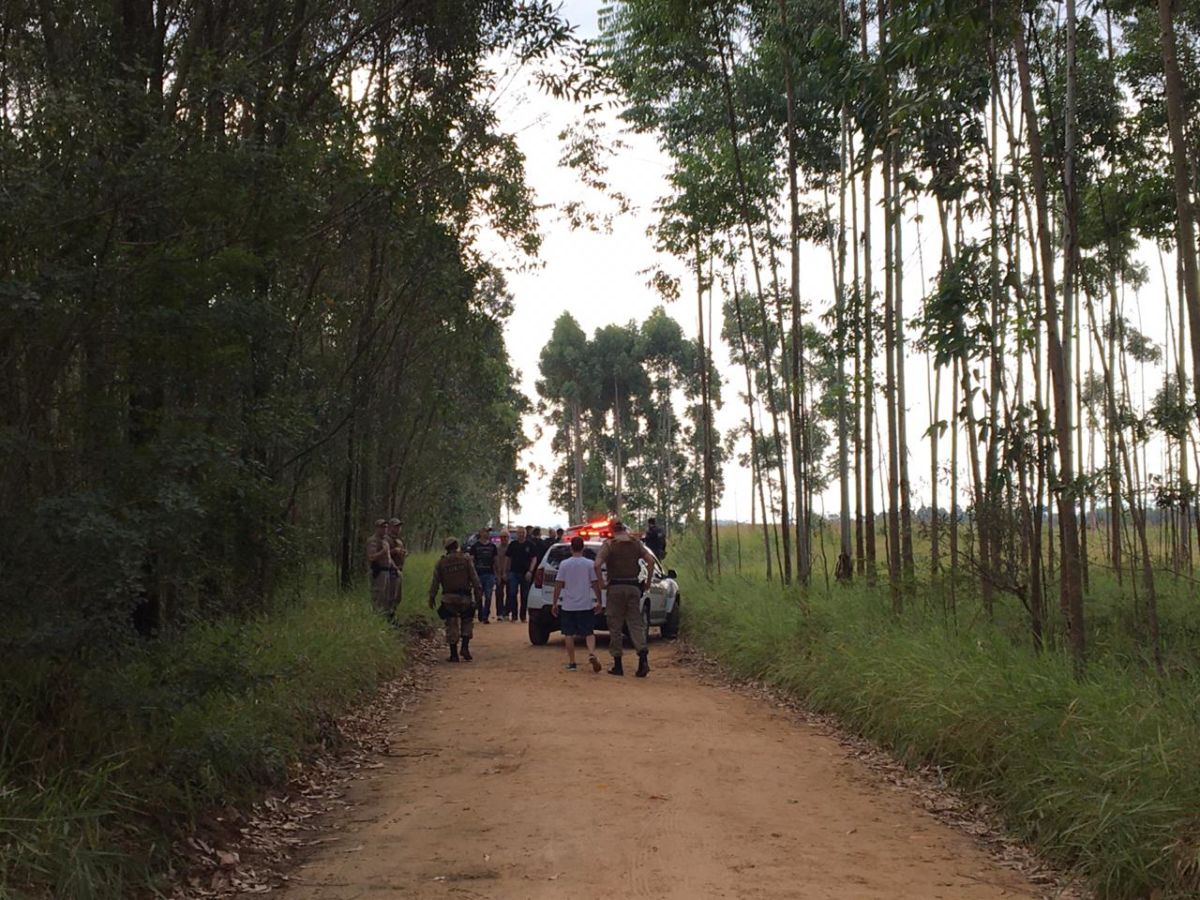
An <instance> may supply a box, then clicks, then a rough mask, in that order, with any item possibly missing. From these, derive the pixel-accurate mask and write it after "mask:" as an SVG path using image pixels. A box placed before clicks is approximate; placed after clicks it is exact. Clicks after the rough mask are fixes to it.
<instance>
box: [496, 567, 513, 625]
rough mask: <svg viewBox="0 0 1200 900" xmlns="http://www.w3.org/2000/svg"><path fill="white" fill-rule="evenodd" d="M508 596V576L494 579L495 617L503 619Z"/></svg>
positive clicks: (508, 600)
mask: <svg viewBox="0 0 1200 900" xmlns="http://www.w3.org/2000/svg"><path fill="white" fill-rule="evenodd" d="M509 604H510V598H509V593H508V576H507V575H505V576H504V577H503V578H497V579H496V618H497V619H503V618H504V617H505V616H507V615H508V607H509Z"/></svg>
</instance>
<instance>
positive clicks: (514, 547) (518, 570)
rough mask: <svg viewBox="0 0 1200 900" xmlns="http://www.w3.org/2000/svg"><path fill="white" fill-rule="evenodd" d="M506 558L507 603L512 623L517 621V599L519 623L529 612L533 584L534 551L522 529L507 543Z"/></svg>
mask: <svg viewBox="0 0 1200 900" xmlns="http://www.w3.org/2000/svg"><path fill="white" fill-rule="evenodd" d="M504 553H505V556H507V557H508V598H509V599H508V603H509V611H510V617H511V619H512V621H514V622H515V621H517V613H518V599H519V601H520V602H519V612H520V615H521V621H522V622H524V621H525V617H526V615H527V614H528V611H529V588H530V586H531V584H532V583H533V559H534V555H535V550H534V547H533V544H532V542H531V541H530V539H529V536H528V533H527V532H526V531H525V529H524V528H518V529H517V536H516V538H515V539H513V540H511V541H509V542H508V549H507V550H505V551H504Z"/></svg>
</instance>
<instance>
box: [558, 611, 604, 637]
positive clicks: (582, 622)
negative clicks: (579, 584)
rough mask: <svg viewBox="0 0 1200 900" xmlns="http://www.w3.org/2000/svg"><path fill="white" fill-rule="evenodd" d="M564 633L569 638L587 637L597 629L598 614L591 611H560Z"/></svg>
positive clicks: (559, 615) (560, 620)
mask: <svg viewBox="0 0 1200 900" xmlns="http://www.w3.org/2000/svg"><path fill="white" fill-rule="evenodd" d="M558 618H559V623H560V627H561V628H562V633H563V634H564V635H567V636H569V637H587V636H588V635H589V634H591V633H592V632H593V631H594V630H595V629H596V614H595V613H594V612H593V611H592V610H590V609H560V610H559V611H558Z"/></svg>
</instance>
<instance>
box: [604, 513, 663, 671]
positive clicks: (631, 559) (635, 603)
mask: <svg viewBox="0 0 1200 900" xmlns="http://www.w3.org/2000/svg"><path fill="white" fill-rule="evenodd" d="M612 533H613V536H612V537H611V538H609V539H608V540H607V541H605V542H604V546H603V547H601V548H600V552H599V553H597V554H596V563H595V565H596V572H597V574H599V575H600V576H601V577H602V578H604V577H605V575H604V571H603V569H604V568H606V567H607V572H608V574H607V578H606V584H605V585H604V586H605V589H606V590H607V591H608V594H607V603H606V605H605V618H606V619H608V652H609V653H611V654H612V657H613V664H612V668H611V669H609V670H608V674H609V675H624V674H625V670H624V669H623V668H622V666H621V650H622V647H621V645H622V644H623V643H624V641H623V640H622V638H621V631H622V628H623V627H624V628H628V629H629V639H630V640H631V641H632V642H633V649H634V650H636V651H637V655H638V667H637V672H636V673H635V674H636V675H637V677H638V678H645V677H646V676H647V675H649V674H650V659H649V651H648V649H647V647H646V622H645V620H644V619H643V618H642V587H641V582H640V581H639V578H638V576H639V575H640V574H641V573H640V572H639V570H638V561H639V560H644V561H645V563H646V566H647V571H648V572H653V571H654V562H655V560H654V554H653V553H651V552H650V551H649V550H647V549H646V545H645V544H643V543H642V542H641V541H639V540H638V539H637V538H635V537H634V536H633V535H631V534H630V533H629V531H628V529H626V527H625V523H623V522H621V521H620V520H616V521H614V522H613V523H612Z"/></svg>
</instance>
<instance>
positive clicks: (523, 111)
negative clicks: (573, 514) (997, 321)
mask: <svg viewBox="0 0 1200 900" xmlns="http://www.w3.org/2000/svg"><path fill="white" fill-rule="evenodd" d="M600 5H601V4H600V3H599V2H597V0H567V2H566V3H564V5H563V13H564V15H565V17H566V18H567V19H568V21H570V22H571V23H572V24H573V25H576V26H577V32H576V33H577V34H579V35H580V36H581V37H593V36H595V35H596V34H597V30H598V28H597V13H598V10H599V7H600ZM495 105H496V109H497V113H498V115H499V117H500V125H501V128H502V129H503V130H505V131H509V132H511V133H513V134H515V135H516V137H517V140H518V142H519V144H520V147H521V149H522V151H523V152H524V154H525V156H526V166H527V180H528V182H529V184H530V185H531V187H532V188H533V190H534V191H535V192H536V195H537V198H538V202H539V203H541V204H544V205H545V209H544V210H543V212H542V216H541V230H542V234H543V237H544V243H543V245H542V249H541V253H540V260H539V264H538V265H537V266H536V267H532V268H526V269H524V270H512V271H510V272H509V276H508V277H509V287H510V289H511V291H512V294H513V297H514V312H513V315H512V317H511V318H510V319H509V320H508V322H507V323H506V326H505V339H506V343H507V346H508V350H509V353H510V355H511V357H512V360H513V364H514V365H515V366H516V368H517V369H518V370H519V371H520V376H521V381H520V384H521V388H522V390H523V391H524V392H525V393H526V394H527V395H528V396H529V397H530V398H531V399H533V400H534V401H535V402H536V400H537V391H536V389H535V387H534V383H535V381H536V380H537V364H538V355H539V353H540V352H541V349H542V347H543V346H544V345H545V343H546V341H547V340H548V339H549V337H550V333H551V330H552V328H553V324H554V320H555V319H556V318H557V317H558V316H559V315H560V313H561V312H562V311H564V310H568V311H570V313H571V314H572V315H573V316H574V317H575V318H576V320H578V322H579V323H580V325H581V326H582V327H583V329H584V331H585V332H586V333H587V334H588V335H591V334H592V333H593V332H594V331H595V330H596V329H597V328H599V327H601V326H604V325H607V324H610V323H624V322H628V321H630V320H637V321H641V320H642V319H644V318H645V317H646V315H647V314H648V313H649V311H650V310H651V309H653V307H654V306H656V305H658V304H660V303H661V302H662V300H661V298H660V297H659V296H658V294H657V293H656V292H655V291H654V290H653V289H652V288H650V287H649V286H648V284H647V275H646V270H648V269H650V268H653V267H659V268H662V269H665V270H667V271H669V272H672V273H673V274H676V275H678V276H680V277H681V278H682V283H683V287H684V297H685V300H683V301H681V302H678V303H675V304H672V305H669V306H667V312H668V314H670V315H671V316H673V317H674V318H675V319H676V320H677V321H678V322H679V323H680V325H681V327H682V328H683V330H684V332H685V333H686V334H687V335H688V336H689V337H693V338H694V337H695V335H696V310H695V303H694V296H695V295H694V282H693V280H692V279H691V278H690V276H689V275H688V273H687V272H686V270H685V269H684V268H683V267H682V266H680V265H679V264H678V263H677V262H676V261H674V260H672V259H671V258H670V257H667V256H664V255H660V254H657V253H656V252H655V251H654V247H653V243H652V240H651V239H650V238H648V237H647V235H646V231H647V228H648V227H649V226H650V225H652V224H653V223H654V221H655V216H654V213H653V205H654V203H655V201H656V200H657V199H658V198H660V197H662V196H664V195H665V194H666V193H667V185H666V180H665V179H666V174H667V172H668V170H669V163H668V160H667V159H666V157H665V156H664V155H663V154H662V153H661V152H660V151H659V149H658V148H657V146H656V143H655V140H654V139H653V137H649V136H640V135H633V134H623V135H621V137H622V140H623V141H624V142H625V143H626V144H627V145H628V146H627V147H626V148H625V149H623V150H621V151H619V152H618V154H617V155H616V157H615V158H614V159H613V160H612V161H611V169H610V173H609V180H610V182H611V183H612V184H613V185H614V186H615V187H617V188H618V189H619V190H621V191H622V192H623V193H625V194H626V195H628V196H629V197H630V198H631V199H632V200H633V202H634V203H635V204H636V209H635V210H634V211H633V212H631V213H630V214H627V215H624V216H620V217H618V218H616V219H615V220H614V222H613V224H612V228H611V231H610V232H609V233H601V234H598V233H594V232H591V231H587V230H582V229H572V228H570V227H569V225H568V224H566V223H565V222H564V221H563V220H562V219H561V217H560V216H559V215H558V213H557V212H556V208H558V207H560V206H561V205H562V204H563V203H565V202H568V201H570V200H574V199H582V200H585V201H586V202H588V203H589V204H590V205H591V206H592V207H593V208H595V209H597V210H598V211H603V210H604V209H606V208H609V207H610V206H611V204H605V203H604V201H603V198H600V197H599V196H597V195H595V194H593V193H591V192H589V191H588V190H587V189H585V188H583V187H582V186H581V185H580V183H579V181H578V178H577V176H576V175H575V174H574V173H573V172H572V171H570V170H566V169H563V168H561V167H560V166H559V165H558V161H559V156H560V152H561V145H560V143H559V140H558V135H559V133H560V132H561V131H562V130H563V128H564V127H566V126H568V125H569V124H571V123H572V122H575V121H577V120H578V119H579V118H580V116H581V110H579V109H578V108H576V107H574V106H572V105H571V104H569V103H566V102H560V101H555V100H552V99H550V98H548V97H546V96H545V95H543V94H542V93H540V92H539V91H538V90H537V89H536V88H534V87H531V86H530V85H529V83H528V81H527V80H526V78H525V77H523V76H522V75H518V76H517V77H515V78H512V79H509V80H506V81H505V82H503V83H502V87H501V90H500V91H499V93H498V96H497V98H496V99H495ZM610 121H611V122H612V134H614V135H615V134H617V133H618V125H617V122H616V120H615V117H610ZM876 193H877V194H878V191H877V192H876ZM878 218H879V217H878V216H876V219H878ZM925 220H926V222H927V223H932V222H934V221H935V220H934V215H933V214H932V212H931V211H927V214H926V216H925ZM876 224H878V223H876ZM877 244H878V245H879V246H882V242H881V240H877ZM484 246H485V247H488V248H490V249H492V251H493V252H494V253H495V255H496V260H497V262H499V263H501V264H502V265H505V264H512V263H515V262H516V261H517V257H516V256H515V255H513V254H512V253H511V252H510V251H507V250H505V249H504V248H503V247H502V246H501V245H500V244H499V243H497V242H494V241H487V240H485V242H484ZM904 251H905V304H906V307H905V308H906V313H907V315H909V316H911V315H912V314H913V312H915V310H916V309H917V305H918V303H919V300H920V297H921V296H922V294H923V293H924V288H923V285H922V283H921V278H920V274H921V273H922V272H924V273H925V275H926V277H929V276H932V275H933V274H935V268H936V261H937V254H938V252H939V246H938V237H937V234H936V228H935V227H934V226H932V225H931V224H927V225H918V224H916V223H915V222H913V221H911V220H910V222H909V223H908V225H907V227H906V230H905V245H904ZM877 256H878V254H877ZM1143 256H1144V261H1145V263H1146V264H1147V266H1148V267H1149V270H1150V274H1151V282H1150V284H1149V285H1147V287H1145V288H1144V289H1143V290H1142V294H1143V295H1144V296H1145V297H1147V298H1151V299H1150V300H1149V302H1148V303H1147V304H1145V305H1143V304H1140V303H1139V297H1138V296H1137V295H1135V294H1134V293H1133V292H1132V291H1131V292H1130V293H1129V295H1128V296H1127V297H1126V298H1125V302H1126V307H1127V308H1126V315H1127V316H1128V317H1129V318H1130V320H1131V321H1132V322H1133V323H1134V325H1135V326H1139V327H1140V328H1141V329H1142V330H1143V331H1144V332H1146V333H1148V334H1149V335H1150V336H1151V337H1153V338H1154V339H1156V340H1158V341H1165V338H1166V336H1167V331H1166V328H1167V326H1166V319H1165V315H1164V313H1163V303H1162V297H1163V288H1162V280H1161V278H1160V277H1159V260H1158V257H1157V251H1155V250H1154V249H1153V248H1147V249H1146V251H1145V253H1144V254H1143ZM876 261H877V262H878V260H876ZM1166 264H1167V266H1168V268H1167V271H1169V272H1170V271H1173V266H1174V263H1173V261H1172V260H1171V259H1170V258H1168V259H1167V262H1166ZM689 290H690V291H692V292H691V293H689ZM831 295H832V276H831V272H830V264H829V258H828V255H827V251H826V250H824V249H821V248H816V247H813V246H811V245H810V246H805V247H804V249H803V256H802V266H801V296H802V299H803V300H805V301H806V302H807V303H808V304H809V305H810V307H811V308H812V309H813V311H814V312H815V313H816V314H820V313H823V312H824V311H825V310H827V309H828V307H829V305H830V297H831ZM689 297H690V298H692V299H690V300H689V299H686V298H689ZM717 302H718V304H719V303H720V298H719V297H718V298H717ZM1144 313H1145V314H1144ZM719 319H720V311H719V307H718V310H717V317H716V321H715V322H714V324H715V326H716V329H717V331H718V333H719V332H720V327H721V326H720V322H719ZM706 329H707V323H706ZM909 336H910V339H911V337H912V336H913V335H912V334H911V332H910V335H909ZM713 352H714V358H715V361H716V363H717V366H718V368H719V369H720V371H721V372H722V373H723V374H724V378H725V384H724V386H723V395H724V398H725V407H724V409H722V410H721V411H720V412H719V413H718V414H717V419H716V425H717V428H718V430H719V431H720V432H722V433H724V432H726V431H727V430H729V429H730V428H732V427H734V426H736V424H737V423H738V422H739V421H740V420H741V419H742V418H744V416H745V409H744V406H743V404H742V402H741V401H740V399H739V397H738V390H739V386H740V385H742V384H743V382H742V380H741V378H742V376H741V374H740V370H739V371H734V370H732V369H731V367H730V365H729V360H728V355H727V353H726V349H725V347H724V346H723V345H721V344H720V343H719V342H718V344H717V346H715V347H714V348H713ZM878 368H879V369H881V368H882V365H881V364H879V366H878ZM1086 368H1087V364H1086V358H1085V359H1084V369H1085V371H1086ZM928 372H929V367H928V364H927V362H926V360H925V357H924V355H923V354H921V353H919V352H917V351H915V350H914V349H913V347H912V345H911V344H910V345H909V347H908V355H907V358H906V362H905V373H906V377H907V382H908V395H909V406H908V431H909V443H910V462H909V465H910V480H911V484H912V492H913V503H914V506H915V507H919V506H921V505H922V503H924V502H927V501H928V498H929V495H930V482H931V474H930V454H929V450H928V441H927V440H919V439H918V437H919V436H920V435H921V434H922V433H923V432H924V431H925V429H926V428H927V427H928V425H929V422H930V416H929V406H930V404H929V402H928V398H927V389H926V382H927V375H928ZM877 377H878V380H879V382H880V383H882V374H881V373H880V375H879V376H877ZM1156 378H1157V376H1151V375H1147V376H1146V381H1147V382H1148V383H1147V384H1146V385H1145V391H1146V392H1147V395H1148V394H1149V393H1152V392H1153V391H1154V390H1155V389H1156V388H1157V386H1158V385H1157V382H1156ZM943 381H944V382H946V383H947V384H948V382H949V376H948V373H946V374H944V375H943ZM1134 388H1135V394H1136V393H1138V392H1139V391H1138V389H1139V385H1135V386H1134ZM944 390H948V388H944ZM948 397H949V394H948V393H944V399H943V400H942V401H941V404H940V407H941V408H940V411H939V415H940V417H941V418H947V417H948V416H949V414H950V410H949V400H948ZM877 415H878V416H879V419H880V421H879V427H880V428H882V425H883V423H884V418H883V417H884V410H883V408H882V399H881V400H880V402H879V405H878V408H877ZM535 424H537V423H536V422H535V421H532V420H531V421H528V422H527V431H528V432H529V433H530V435H531V436H532V434H533V429H534V426H535ZM541 424H542V425H543V428H542V435H541V437H540V439H539V440H538V441H536V442H535V444H534V445H533V446H532V447H531V448H530V449H529V450H528V451H527V452H526V453H525V454H524V457H523V460H522V463H523V464H524V465H526V466H527V467H529V468H530V470H531V473H536V472H537V468H536V467H541V469H544V470H545V471H546V472H547V473H548V472H549V471H551V470H552V469H553V468H554V466H555V465H556V461H555V459H554V456H553V454H552V453H551V452H550V438H551V436H552V434H553V429H554V426H555V423H553V422H545V423H541ZM941 453H942V456H943V459H944V458H945V456H946V455H947V453H948V440H947V441H945V442H944V446H943V448H942V450H941ZM879 456H882V454H879ZM1147 462H1148V463H1149V469H1150V470H1151V471H1154V470H1157V469H1158V468H1159V466H1158V464H1157V461H1156V459H1153V458H1151V459H1148V460H1147ZM724 474H725V485H726V486H725V494H724V497H723V498H722V501H721V505H720V507H719V510H718V515H719V517H720V518H725V519H733V518H738V519H740V520H742V521H749V518H750V507H749V503H750V490H751V484H750V475H749V472H748V470H746V469H743V468H742V467H740V466H737V465H736V464H733V463H731V464H730V465H728V466H727V467H726V470H725V473H724ZM945 480H948V478H947V479H945ZM962 480H963V483H964V484H965V475H964V476H963V479H962ZM548 482H549V477H548V474H547V475H545V476H542V475H540V474H531V476H530V479H529V487H528V488H527V489H526V491H525V493H524V495H523V497H522V498H521V512H520V514H519V515H518V516H516V517H515V518H517V519H519V520H520V521H522V522H529V523H538V524H543V525H546V524H564V523H566V521H567V515H566V514H565V513H564V512H563V511H560V510H556V509H554V508H553V506H552V505H551V503H550V498H549V490H548ZM880 483H882V479H881V478H877V484H880ZM939 490H940V491H941V492H942V493H941V496H940V497H939V501H940V505H942V506H948V498H947V492H946V489H945V488H939ZM878 506H879V503H878V501H877V507H878ZM836 511H837V496H836V489H831V490H830V491H827V492H826V495H825V496H824V497H820V498H818V500H817V512H818V513H820V512H828V513H836Z"/></svg>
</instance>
